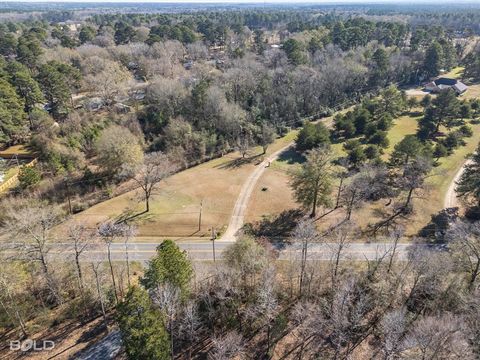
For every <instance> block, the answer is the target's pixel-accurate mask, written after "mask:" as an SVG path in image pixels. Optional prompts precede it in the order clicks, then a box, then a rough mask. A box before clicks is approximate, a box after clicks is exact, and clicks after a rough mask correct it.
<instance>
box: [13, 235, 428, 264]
mask: <svg viewBox="0 0 480 360" xmlns="http://www.w3.org/2000/svg"><path fill="white" fill-rule="evenodd" d="M232 243H233V241H218V240H217V241H215V258H216V259H217V260H220V259H222V252H223V251H224V250H225V249H226V248H227V247H228V246H229V245H231V244H232ZM158 245H159V243H130V244H128V253H129V259H130V260H132V261H141V262H143V261H147V260H149V259H150V258H151V257H153V256H154V254H155V249H156V247H157V246H158ZM178 245H179V246H180V248H182V249H183V250H185V251H187V252H188V254H189V256H190V257H191V258H192V260H197V261H213V243H212V242H211V241H202V242H200V241H199V242H191V243H186V242H182V243H178ZM411 246H412V245H411V244H407V243H400V244H398V246H397V249H396V254H397V255H398V258H399V259H405V258H406V256H407V254H408V250H409V248H410V247H411ZM416 246H418V247H422V246H426V245H416ZM275 248H276V249H277V250H278V252H279V259H280V260H292V259H295V258H298V257H299V256H300V254H301V249H300V248H299V247H298V245H295V244H293V245H290V244H284V243H281V242H278V243H277V244H276V245H275ZM335 249H336V245H335V243H312V244H310V245H309V250H308V255H309V256H308V258H309V260H317V261H325V260H330V259H331V258H332V255H333V253H334V252H335ZM391 251H392V245H391V243H384V242H375V243H350V244H348V245H347V246H346V247H345V249H344V251H343V255H342V259H344V260H359V261H364V260H375V259H377V258H378V257H379V256H381V255H382V254H385V253H391ZM5 254H8V255H11V256H14V255H15V252H14V251H13V250H7V251H5ZM49 254H50V256H52V257H54V258H55V259H56V260H58V259H61V260H65V261H72V260H73V249H72V246H71V245H70V244H62V243H59V244H55V245H54V246H53V248H52V249H51V251H50V253H49ZM111 256H112V260H114V261H123V260H125V245H124V244H121V243H114V244H112V245H111ZM106 259H107V253H106V248H105V246H102V245H99V246H97V247H95V248H90V249H87V250H86V251H85V252H84V253H83V254H82V257H81V259H80V260H81V261H83V262H92V261H94V262H95V261H105V260H106Z"/></svg>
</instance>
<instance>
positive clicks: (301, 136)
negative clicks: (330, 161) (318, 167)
mask: <svg viewBox="0 0 480 360" xmlns="http://www.w3.org/2000/svg"><path fill="white" fill-rule="evenodd" d="M329 144H330V131H329V130H328V129H327V127H326V126H325V125H324V124H322V123H317V124H312V123H311V122H306V123H305V125H303V127H302V129H301V130H300V132H299V133H298V136H297V140H296V148H297V150H299V151H305V150H311V149H313V148H315V147H318V146H320V145H329Z"/></svg>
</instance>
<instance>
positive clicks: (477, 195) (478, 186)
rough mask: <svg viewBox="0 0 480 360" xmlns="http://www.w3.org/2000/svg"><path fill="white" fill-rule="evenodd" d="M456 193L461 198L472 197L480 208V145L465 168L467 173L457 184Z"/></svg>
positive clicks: (464, 173)
mask: <svg viewBox="0 0 480 360" xmlns="http://www.w3.org/2000/svg"><path fill="white" fill-rule="evenodd" d="M456 191H457V193H458V194H459V196H462V197H469V196H471V197H472V198H473V199H474V200H475V201H476V202H477V206H479V207H480V144H478V147H477V151H476V153H475V154H474V155H473V156H472V158H471V162H470V163H468V164H467V165H466V166H465V171H464V172H463V174H462V176H461V177H460V180H459V181H458V183H457V188H456Z"/></svg>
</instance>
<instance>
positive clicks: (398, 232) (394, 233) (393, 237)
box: [387, 227, 405, 273]
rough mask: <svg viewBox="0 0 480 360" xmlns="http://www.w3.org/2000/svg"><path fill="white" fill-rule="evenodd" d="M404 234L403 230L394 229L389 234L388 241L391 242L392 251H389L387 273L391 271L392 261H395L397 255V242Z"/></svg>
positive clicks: (399, 228)
mask: <svg viewBox="0 0 480 360" xmlns="http://www.w3.org/2000/svg"><path fill="white" fill-rule="evenodd" d="M404 232H405V230H404V229H403V228H401V227H396V228H395V229H393V231H392V232H391V233H390V239H391V240H392V249H391V251H392V254H391V255H390V259H389V261H388V269H387V272H388V273H389V272H390V271H391V270H392V265H393V261H394V260H395V255H396V253H397V246H398V242H399V241H400V239H401V238H402V236H403V234H404Z"/></svg>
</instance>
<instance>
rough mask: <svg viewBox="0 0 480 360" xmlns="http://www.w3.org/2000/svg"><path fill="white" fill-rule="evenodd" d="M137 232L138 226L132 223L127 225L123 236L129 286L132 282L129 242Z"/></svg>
mask: <svg viewBox="0 0 480 360" xmlns="http://www.w3.org/2000/svg"><path fill="white" fill-rule="evenodd" d="M136 234H137V228H136V227H135V226H132V225H127V228H126V229H125V230H124V233H123V235H122V237H123V245H124V246H125V266H126V267H127V282H128V287H130V286H131V283H130V259H129V252H128V242H129V241H130V239H131V238H133V237H135V235H136Z"/></svg>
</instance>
